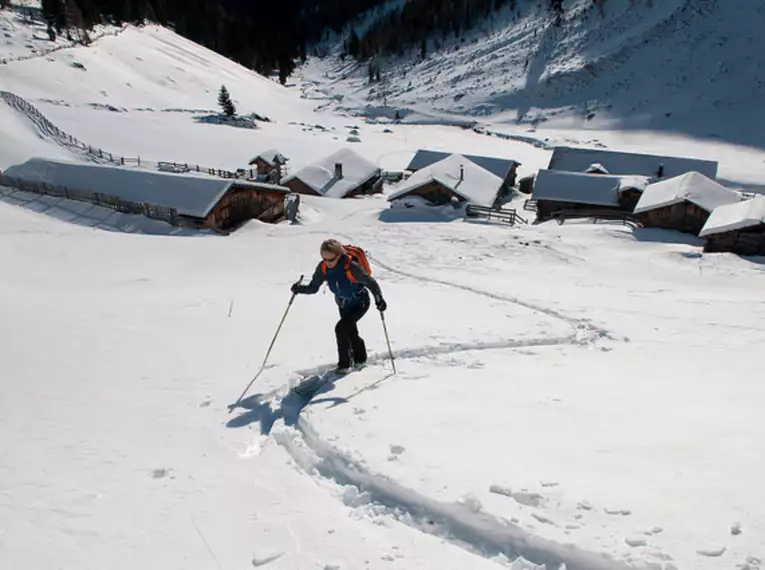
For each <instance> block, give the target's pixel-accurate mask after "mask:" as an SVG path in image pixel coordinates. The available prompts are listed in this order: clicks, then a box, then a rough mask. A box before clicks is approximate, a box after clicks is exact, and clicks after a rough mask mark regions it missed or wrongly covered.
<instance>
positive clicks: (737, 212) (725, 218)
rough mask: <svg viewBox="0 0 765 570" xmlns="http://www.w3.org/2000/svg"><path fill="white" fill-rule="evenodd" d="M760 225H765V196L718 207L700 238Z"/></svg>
mask: <svg viewBox="0 0 765 570" xmlns="http://www.w3.org/2000/svg"><path fill="white" fill-rule="evenodd" d="M760 224H765V196H757V197H755V198H753V199H751V200H745V201H743V202H737V203H735V204H725V205H723V206H718V207H717V208H715V209H714V210H713V211H712V214H711V215H710V216H709V219H708V220H707V223H706V224H704V227H703V228H702V229H701V232H700V233H699V237H704V236H708V235H712V234H721V233H724V232H730V231H733V230H740V229H742V228H751V227H753V226H758V225H760Z"/></svg>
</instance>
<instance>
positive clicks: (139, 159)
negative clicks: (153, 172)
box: [138, 156, 141, 166]
mask: <svg viewBox="0 0 765 570" xmlns="http://www.w3.org/2000/svg"><path fill="white" fill-rule="evenodd" d="M138 166H141V157H140V156H139V157H138Z"/></svg>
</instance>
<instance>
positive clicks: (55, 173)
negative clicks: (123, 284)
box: [5, 158, 289, 230]
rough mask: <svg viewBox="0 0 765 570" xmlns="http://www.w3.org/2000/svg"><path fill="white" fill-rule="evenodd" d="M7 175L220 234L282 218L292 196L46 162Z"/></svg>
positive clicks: (239, 183)
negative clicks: (161, 213) (153, 211)
mask: <svg viewBox="0 0 765 570" xmlns="http://www.w3.org/2000/svg"><path fill="white" fill-rule="evenodd" d="M5 176H8V177H10V178H13V179H15V180H20V181H24V182H27V183H44V184H49V185H51V186H54V187H57V188H62V189H68V190H72V191H74V192H76V193H77V194H78V195H80V196H88V195H92V196H96V195H99V196H109V197H113V198H115V199H119V200H121V201H123V202H126V203H135V204H150V205H154V206H159V207H163V208H166V209H169V210H172V211H174V212H175V213H176V214H177V219H178V221H179V223H181V224H182V225H188V226H194V227H201V228H211V229H220V230H230V229H232V228H235V227H237V226H238V225H240V224H241V223H243V222H245V221H246V220H250V219H259V220H261V221H264V222H277V221H279V220H281V219H283V218H284V202H285V197H286V195H287V194H288V193H289V189H288V188H285V187H283V186H275V185H272V184H261V183H256V182H246V181H243V180H239V179H224V178H217V177H213V176H208V175H204V174H196V173H184V174H173V173H167V172H157V171H150V170H144V169H141V168H129V167H124V166H106V165H100V164H98V165H97V164H92V163H76V162H65V161H60V160H52V159H43V158H33V159H31V160H28V161H27V162H25V163H23V164H20V165H16V166H12V167H10V168H9V169H7V170H6V172H5Z"/></svg>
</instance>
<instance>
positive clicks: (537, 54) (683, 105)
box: [300, 0, 765, 147]
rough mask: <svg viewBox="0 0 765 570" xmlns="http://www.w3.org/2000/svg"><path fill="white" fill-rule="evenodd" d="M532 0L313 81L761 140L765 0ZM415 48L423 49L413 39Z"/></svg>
mask: <svg viewBox="0 0 765 570" xmlns="http://www.w3.org/2000/svg"><path fill="white" fill-rule="evenodd" d="M536 4H537V3H536V2H534V3H531V2H528V1H527V2H523V1H520V2H519V3H518V5H519V12H520V14H521V17H520V19H518V20H517V21H514V18H513V16H512V14H511V13H510V12H505V14H504V16H503V19H500V20H498V21H496V22H493V23H492V22H491V21H487V22H486V23H485V24H484V25H483V26H479V27H478V28H476V29H474V30H473V31H472V32H471V33H470V34H468V35H466V36H465V38H464V40H454V39H452V40H449V41H448V42H446V43H445V44H444V46H443V47H442V48H441V49H440V50H438V51H435V52H433V53H430V54H429V55H428V56H427V57H426V58H425V59H424V60H422V61H418V60H419V55H418V54H417V53H413V52H412V53H409V54H407V55H406V56H405V57H401V58H388V59H387V60H384V62H383V64H382V65H383V69H384V70H385V71H384V72H383V76H384V77H383V80H384V83H383V84H376V83H375V84H372V85H371V86H370V85H369V84H368V80H367V73H366V67H365V66H364V67H360V68H358V69H356V70H352V69H349V67H348V65H347V63H346V62H341V61H340V60H339V59H337V60H335V61H333V62H317V61H312V62H309V63H308V64H307V65H306V66H305V67H304V68H302V69H301V70H300V73H301V74H302V75H303V77H304V78H305V79H306V80H308V81H309V82H311V81H312V82H315V83H326V82H325V81H322V78H323V76H325V75H326V76H328V77H329V79H331V80H333V81H337V83H336V84H335V85H334V86H330V87H327V89H328V93H329V94H330V95H332V94H334V93H346V94H348V95H350V99H349V98H346V100H345V101H344V102H343V104H342V105H343V106H344V107H349V108H351V109H353V108H363V106H365V105H367V104H370V103H373V104H375V105H382V104H383V96H382V95H383V91H384V92H385V100H386V101H385V102H386V103H387V104H388V105H390V106H391V107H393V108H399V109H401V110H402V113H404V114H405V113H406V112H407V111H416V112H418V113H420V114H422V115H424V116H430V117H433V116H437V117H444V118H451V119H455V118H458V117H461V118H468V119H473V120H477V121H480V122H494V123H496V122H501V123H506V124H516V123H520V124H532V125H538V124H541V123H546V124H547V126H565V127H576V128H593V129H596V128H604V127H608V128H620V129H652V130H660V131H667V132H677V133H682V134H690V135H693V136H697V137H719V138H722V139H724V140H726V141H728V142H734V143H738V144H744V145H753V146H759V147H765V132H763V131H762V129H755V128H753V126H752V124H753V122H754V121H753V119H754V118H755V117H754V116H753V115H755V116H757V117H761V115H760V114H761V111H760V106H759V102H760V101H762V100H763V99H765V79H763V78H765V55H763V54H765V37H763V36H762V34H761V33H760V31H761V29H762V27H763V25H765V8H764V7H763V5H762V3H761V2H759V0H739V1H738V2H735V3H723V2H720V1H719V0H666V1H664V2H652V1H650V0H608V1H607V2H606V3H605V11H604V15H603V16H601V15H600V14H599V13H598V8H597V7H596V6H595V5H593V4H592V2H589V1H585V0H578V1H576V2H572V3H570V5H569V4H568V3H567V5H566V6H567V7H566V16H565V20H564V22H563V24H562V26H561V27H555V26H554V25H553V24H552V21H551V19H550V17H549V14H548V13H547V12H546V11H543V10H540V9H539V8H536V7H535V6H536ZM417 51H419V50H417Z"/></svg>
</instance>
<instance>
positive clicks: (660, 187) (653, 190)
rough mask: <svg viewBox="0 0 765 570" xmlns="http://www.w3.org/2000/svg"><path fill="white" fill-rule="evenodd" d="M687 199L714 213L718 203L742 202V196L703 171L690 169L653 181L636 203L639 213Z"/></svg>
mask: <svg viewBox="0 0 765 570" xmlns="http://www.w3.org/2000/svg"><path fill="white" fill-rule="evenodd" d="M686 201H687V202H691V203H692V204H696V205H697V206H698V207H699V208H703V209H704V210H706V211H707V212H711V211H713V210H714V209H715V208H717V207H718V206H723V205H725V204H735V203H736V202H740V201H741V197H740V196H739V195H738V194H736V193H735V192H734V191H733V190H729V189H728V188H726V187H725V186H722V185H721V184H718V183H717V182H715V181H714V180H710V179H709V178H707V177H706V176H704V175H703V174H699V173H698V172H688V173H686V174H683V175H681V176H675V177H674V178H670V179H668V180H662V181H661V182H654V183H653V184H649V185H648V187H646V189H645V191H644V192H643V195H642V196H641V197H640V200H639V201H638V203H637V206H635V213H636V214H639V213H640V212H647V211H649V210H656V209H658V208H664V207H666V206H671V205H672V204H680V203H681V202H686Z"/></svg>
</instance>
